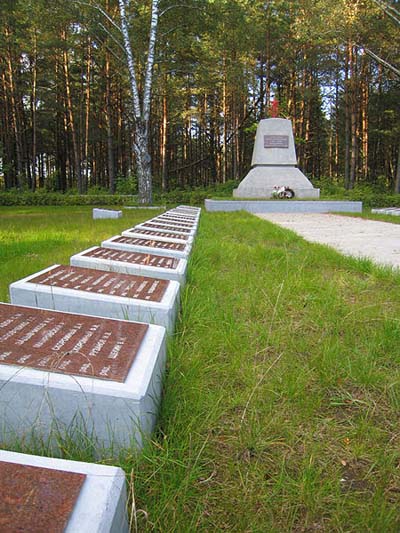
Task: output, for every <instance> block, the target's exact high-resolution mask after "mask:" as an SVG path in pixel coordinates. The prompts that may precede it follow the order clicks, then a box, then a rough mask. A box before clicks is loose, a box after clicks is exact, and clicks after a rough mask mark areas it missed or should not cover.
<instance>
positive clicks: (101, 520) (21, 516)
mask: <svg viewBox="0 0 400 533" xmlns="http://www.w3.org/2000/svg"><path fill="white" fill-rule="evenodd" d="M126 503H127V495H126V482H125V474H124V472H123V471H122V469H121V468H117V467H114V466H104V465H97V464H90V463H83V462H78V461H68V460H65V459H54V458H50V457H39V456H35V455H26V454H22V453H15V452H8V451H4V450H0V530H1V531H4V532H7V533H22V532H29V533H44V532H47V533H63V532H64V533H76V532H78V531H82V532H89V531H104V532H113V531H115V532H116V531H118V533H128V531H129V525H128V516H127V511H126Z"/></svg>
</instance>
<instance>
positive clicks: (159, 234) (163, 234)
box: [122, 228, 192, 242]
mask: <svg viewBox="0 0 400 533" xmlns="http://www.w3.org/2000/svg"><path fill="white" fill-rule="evenodd" d="M122 235H124V236H127V237H129V236H132V235H146V237H147V236H148V237H150V238H152V237H156V238H157V239H158V240H161V239H168V240H173V241H174V242H176V241H185V242H191V241H192V237H191V236H190V235H183V234H182V235H177V234H176V233H168V232H167V231H155V230H151V229H142V228H131V229H129V230H126V231H123V232H122Z"/></svg>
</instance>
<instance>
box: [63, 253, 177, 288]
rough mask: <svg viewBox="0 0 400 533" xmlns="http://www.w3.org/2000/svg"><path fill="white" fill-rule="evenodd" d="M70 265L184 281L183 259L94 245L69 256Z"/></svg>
mask: <svg viewBox="0 0 400 533" xmlns="http://www.w3.org/2000/svg"><path fill="white" fill-rule="evenodd" d="M71 265H72V266H80V267H86V268H95V269H98V270H106V271H109V272H123V273H125V274H135V275H141V276H145V277H151V278H157V279H170V280H175V281H179V282H184V280H185V273H186V266H187V262H186V260H185V259H178V258H175V257H166V256H162V255H156V254H150V253H142V252H128V251H125V250H114V249H111V248H103V247H98V246H95V247H93V248H89V249H88V250H84V251H83V252H80V253H79V254H76V255H73V256H72V257H71Z"/></svg>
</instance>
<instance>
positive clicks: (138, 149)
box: [118, 0, 159, 204]
mask: <svg viewBox="0 0 400 533" xmlns="http://www.w3.org/2000/svg"><path fill="white" fill-rule="evenodd" d="M118 4H119V11H120V17H121V32H122V37H123V41H124V49H125V53H126V59H127V64H128V71H129V81H130V88H131V93H132V107H133V116H134V122H135V140H134V142H133V151H134V153H135V157H136V165H137V173H138V186H139V202H140V203H143V204H151V202H152V176H151V157H150V153H149V120H150V109H151V87H152V82H153V66H154V54H155V45H156V38H157V26H158V16H159V0H153V1H152V10H151V24H150V35H149V48H148V55H147V64H146V69H145V72H146V74H145V80H144V92H143V101H142V104H141V102H140V95H139V90H138V83H137V76H136V70H135V60H134V55H133V52H132V46H131V42H130V39H129V27H128V20H127V14H126V8H127V6H128V5H129V0H118Z"/></svg>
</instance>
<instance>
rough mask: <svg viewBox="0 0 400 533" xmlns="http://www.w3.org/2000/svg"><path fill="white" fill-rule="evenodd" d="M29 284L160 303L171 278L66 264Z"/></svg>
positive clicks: (39, 276) (33, 279)
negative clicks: (147, 276) (104, 270)
mask: <svg viewBox="0 0 400 533" xmlns="http://www.w3.org/2000/svg"><path fill="white" fill-rule="evenodd" d="M29 283H37V284H39V285H47V286H50V287H60V288H63V289H74V290H79V291H85V292H92V293H96V294H109V295H111V296H122V297H125V298H135V299H138V300H148V301H149V300H150V301H152V302H161V300H162V298H163V296H164V294H165V291H166V290H167V288H168V281H165V280H161V279H151V278H145V277H143V276H136V275H132V274H120V273H114V272H102V271H101V270H94V269H92V268H83V267H75V266H64V265H59V266H57V267H55V268H53V269H52V270H50V271H48V272H45V273H43V274H40V275H38V276H36V277H35V278H31V279H30V281H29Z"/></svg>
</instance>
